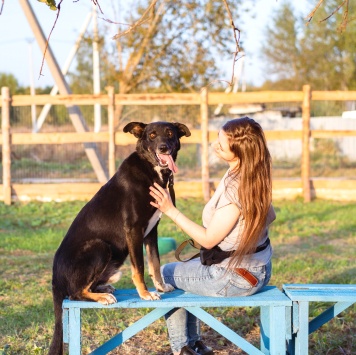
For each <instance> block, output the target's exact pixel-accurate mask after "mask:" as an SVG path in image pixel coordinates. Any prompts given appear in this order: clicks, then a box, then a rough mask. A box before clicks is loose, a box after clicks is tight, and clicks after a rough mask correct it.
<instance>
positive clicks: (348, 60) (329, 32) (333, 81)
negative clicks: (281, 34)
mask: <svg viewBox="0 0 356 355" xmlns="http://www.w3.org/2000/svg"><path fill="white" fill-rule="evenodd" d="M337 4H338V1H337V0H327V1H326V0H325V4H324V7H323V8H322V9H320V12H319V13H317V14H316V15H315V20H316V21H315V22H314V23H310V24H309V25H308V26H306V27H305V28H304V33H303V37H302V38H301V40H300V43H301V51H302V54H303V60H304V63H303V65H304V66H305V67H306V73H305V80H307V82H310V83H312V85H313V87H314V88H315V89H322V90H340V89H341V90H352V89H355V88H356V86H355V80H356V79H355V73H356V55H355V48H356V23H355V22H351V23H349V25H348V27H347V30H346V31H341V29H340V28H339V27H340V25H339V24H340V22H341V21H342V17H343V14H341V13H335V14H334V16H333V17H332V18H329V19H328V20H327V21H322V20H323V19H325V18H326V17H327V16H328V14H329V13H330V11H332V9H335V8H336V6H337ZM318 21H319V22H318ZM320 21H322V22H320Z"/></svg>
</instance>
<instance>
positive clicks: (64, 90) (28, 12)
mask: <svg viewBox="0 0 356 355" xmlns="http://www.w3.org/2000/svg"><path fill="white" fill-rule="evenodd" d="M19 2H20V5H21V7H22V9H23V12H24V13H25V16H26V18H27V21H28V23H29V25H30V27H31V29H32V32H33V34H34V36H35V38H36V40H37V43H38V45H39V47H40V49H41V51H42V53H44V52H45V48H46V44H47V40H46V38H45V36H44V33H43V31H42V28H41V26H40V24H39V23H38V21H37V18H36V15H35V13H34V12H33V10H32V7H31V5H30V2H29V1H28V0H19ZM46 61H47V64H48V67H49V69H50V71H51V74H52V76H53V79H54V81H55V82H56V84H57V86H58V90H59V92H60V94H62V95H70V94H72V90H71V89H70V87H69V85H68V83H67V82H66V81H65V79H64V76H63V74H62V72H61V70H60V68H59V65H58V63H57V61H56V58H55V56H54V54H53V52H52V50H51V47H50V46H49V45H48V48H47V53H46ZM67 110H68V113H69V117H70V119H71V121H72V123H73V126H74V128H75V130H76V131H77V132H88V131H89V129H88V127H87V125H86V122H85V120H84V118H83V115H82V113H81V111H80V109H79V107H78V106H74V105H67ZM84 149H85V153H86V154H87V157H88V159H89V161H90V163H91V165H92V167H93V169H94V171H95V173H96V176H97V178H98V181H99V182H100V183H106V182H107V180H108V177H109V174H108V172H107V169H106V167H105V165H104V162H103V159H102V158H101V156H100V153H99V151H98V149H97V145H96V144H95V143H84Z"/></svg>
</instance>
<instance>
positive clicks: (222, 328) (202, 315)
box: [185, 307, 284, 355]
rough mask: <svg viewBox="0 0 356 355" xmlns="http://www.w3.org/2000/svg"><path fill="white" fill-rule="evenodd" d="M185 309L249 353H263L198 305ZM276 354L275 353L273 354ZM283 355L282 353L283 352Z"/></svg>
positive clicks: (256, 354) (258, 354) (253, 354)
mask: <svg viewBox="0 0 356 355" xmlns="http://www.w3.org/2000/svg"><path fill="white" fill-rule="evenodd" d="M185 308H186V310H187V311H188V312H190V313H192V314H193V315H195V316H196V317H197V318H199V319H201V320H202V321H203V322H204V323H205V324H207V325H209V326H210V327H211V328H213V329H214V330H216V331H217V332H218V333H220V334H221V335H222V336H224V337H225V338H226V339H228V340H230V341H231V342H232V343H233V344H235V345H236V346H238V347H239V348H241V349H242V350H244V351H245V352H246V353H247V354H249V355H262V354H263V353H262V352H261V351H260V350H259V349H257V348H256V347H255V346H253V345H252V344H250V343H249V342H248V341H247V340H245V339H244V338H242V337H241V336H239V335H238V334H236V333H235V332H234V331H233V330H231V329H230V328H228V327H227V326H226V325H224V324H222V323H220V322H219V321H218V320H217V319H216V318H214V317H213V316H212V315H210V314H209V313H208V312H206V311H204V310H203V309H201V308H199V307H185ZM273 355H277V354H273ZM283 355H284V354H283Z"/></svg>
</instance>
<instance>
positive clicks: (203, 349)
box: [191, 340, 214, 355]
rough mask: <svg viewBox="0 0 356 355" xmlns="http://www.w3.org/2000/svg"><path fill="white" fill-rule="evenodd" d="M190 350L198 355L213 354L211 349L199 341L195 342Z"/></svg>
mask: <svg viewBox="0 0 356 355" xmlns="http://www.w3.org/2000/svg"><path fill="white" fill-rule="evenodd" d="M191 349H193V350H194V352H195V353H196V354H200V355H213V354H214V351H213V349H212V348H209V347H208V346H206V345H205V344H204V343H203V342H202V341H201V340H198V341H196V342H195V344H194V345H193V346H191Z"/></svg>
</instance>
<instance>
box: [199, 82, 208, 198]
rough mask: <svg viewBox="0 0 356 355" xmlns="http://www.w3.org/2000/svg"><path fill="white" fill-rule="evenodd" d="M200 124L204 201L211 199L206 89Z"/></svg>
mask: <svg viewBox="0 0 356 355" xmlns="http://www.w3.org/2000/svg"><path fill="white" fill-rule="evenodd" d="M200 98H201V100H200V123H201V133H202V141H201V146H202V152H201V176H202V186H203V197H204V201H206V202H207V201H208V200H209V199H210V183H209V129H208V122H209V117H208V115H209V114H208V112H209V104H208V89H207V88H206V87H204V88H203V89H202V90H201V95H200Z"/></svg>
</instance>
